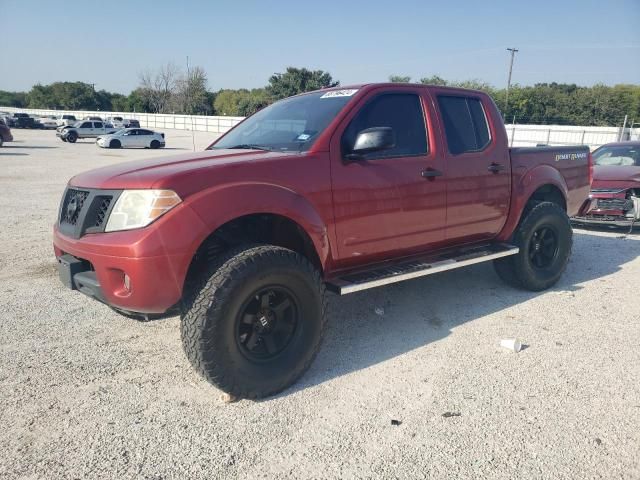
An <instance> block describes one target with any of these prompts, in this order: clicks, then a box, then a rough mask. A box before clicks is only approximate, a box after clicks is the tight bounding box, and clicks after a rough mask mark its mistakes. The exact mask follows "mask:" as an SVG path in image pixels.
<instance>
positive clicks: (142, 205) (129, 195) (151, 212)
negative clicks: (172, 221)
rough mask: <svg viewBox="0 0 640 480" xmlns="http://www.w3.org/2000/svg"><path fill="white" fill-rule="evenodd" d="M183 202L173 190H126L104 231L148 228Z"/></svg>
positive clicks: (114, 208) (112, 211)
mask: <svg viewBox="0 0 640 480" xmlns="http://www.w3.org/2000/svg"><path fill="white" fill-rule="evenodd" d="M181 201H182V200H181V199H180V197H179V196H178V195H177V194H176V193H175V192H173V191H171V190H125V191H124V192H122V194H121V195H120V197H119V198H118V201H117V202H116V204H115V206H114V207H113V210H111V214H110V215H109V220H108V221H107V226H106V228H105V229H104V231H105V232H115V231H117V230H131V229H133V228H142V227H146V226H147V225H149V224H150V223H151V222H153V221H154V220H156V219H157V218H159V217H160V216H162V215H164V214H165V213H167V212H168V211H169V210H171V209H172V208H173V207H175V206H176V205H178V204H179V203H180V202H181Z"/></svg>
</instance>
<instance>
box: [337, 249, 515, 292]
mask: <svg viewBox="0 0 640 480" xmlns="http://www.w3.org/2000/svg"><path fill="white" fill-rule="evenodd" d="M518 252H519V249H518V247H514V246H513V245H508V244H506V243H493V244H489V245H482V246H479V247H471V248H466V249H461V250H457V251H454V252H450V253H446V254H441V255H435V256H431V257H425V258H424V259H422V260H412V261H406V262H401V263H398V264H394V265H385V266H381V267H378V268H375V269H373V270H366V271H363V272H358V273H351V274H348V275H345V276H344V277H338V278H336V279H333V280H330V281H329V282H327V288H328V289H329V290H331V291H332V292H335V293H338V294H340V295H346V294H347V293H353V292H359V291H360V290H367V289H369V288H375V287H380V286H382V285H388V284H390V283H396V282H402V281H404V280H410V279H412V278H418V277H424V276H426V275H432V274H434V273H438V272H444V271H445V270H453V269H455V268H461V267H466V266H467V265H473V264H475V263H482V262H488V261H489V260H495V259H496V258H502V257H508V256H509V255H515V254H517V253H518Z"/></svg>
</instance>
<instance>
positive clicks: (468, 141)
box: [438, 95, 491, 155]
mask: <svg viewBox="0 0 640 480" xmlns="http://www.w3.org/2000/svg"><path fill="white" fill-rule="evenodd" d="M438 107H439V108H440V115H441V116H442V121H443V123H444V129H445V133H446V136H447V146H448V148H449V152H450V153H451V154H453V155H459V154H462V153H467V152H478V151H480V150H484V149H485V148H486V147H487V146H488V145H489V143H491V135H490V133H489V125H488V123H487V117H486V115H485V112H484V108H483V106H482V102H481V101H480V100H479V99H477V98H474V97H462V96H448V95H440V96H438Z"/></svg>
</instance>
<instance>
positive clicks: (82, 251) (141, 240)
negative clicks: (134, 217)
mask: <svg viewBox="0 0 640 480" xmlns="http://www.w3.org/2000/svg"><path fill="white" fill-rule="evenodd" d="M205 231H206V229H205V227H204V224H203V223H202V221H201V220H200V218H199V217H198V216H197V215H196V214H195V213H194V212H193V211H192V210H191V209H190V208H189V207H186V206H178V207H176V208H175V211H172V212H171V214H168V215H165V216H163V217H161V218H160V219H158V220H157V221H156V222H154V223H152V224H151V225H149V226H148V227H146V228H141V229H137V230H129V231H122V232H109V233H94V234H85V235H83V236H82V237H80V238H78V239H75V238H71V237H69V236H66V235H64V234H63V233H61V232H60V230H59V228H58V225H55V226H54V229H53V247H54V252H55V255H56V258H57V260H58V272H59V274H60V278H61V280H62V282H63V283H64V284H65V285H66V286H67V287H68V288H71V289H72V290H78V291H79V292H81V293H84V294H85V295H88V296H90V297H92V298H94V299H96V300H98V301H100V302H103V303H106V304H108V305H110V306H112V307H114V308H116V309H118V310H123V311H125V312H132V313H142V314H161V313H165V312H167V311H168V310H170V309H171V308H172V307H173V306H175V305H176V304H177V303H178V302H179V301H180V299H181V298H182V289H183V285H184V280H185V278H186V275H187V271H188V268H189V265H190V263H191V258H192V256H193V254H194V253H195V250H196V249H197V247H198V246H199V244H200V242H201V241H202V239H203V238H204V237H206V233H205ZM185 232H189V233H191V235H186V234H185Z"/></svg>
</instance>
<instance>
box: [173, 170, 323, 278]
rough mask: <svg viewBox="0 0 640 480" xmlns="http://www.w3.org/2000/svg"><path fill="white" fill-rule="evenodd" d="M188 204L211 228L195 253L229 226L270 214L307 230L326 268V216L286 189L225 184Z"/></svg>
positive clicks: (242, 183) (246, 183)
mask: <svg viewBox="0 0 640 480" xmlns="http://www.w3.org/2000/svg"><path fill="white" fill-rule="evenodd" d="M186 203H187V204H188V205H189V207H190V208H191V209H193V211H194V212H195V213H196V214H197V215H198V216H199V217H200V218H201V219H202V221H203V222H204V224H205V225H207V227H208V228H209V232H208V233H207V234H206V235H205V236H203V237H202V238H199V239H198V241H197V243H196V244H195V246H194V248H193V252H192V253H193V254H195V251H196V249H197V248H198V247H199V246H200V244H201V243H202V242H203V241H204V240H205V238H206V237H207V236H208V235H210V234H211V233H213V232H214V231H215V230H217V229H218V228H219V227H221V226H222V225H224V224H225V223H227V222H230V221H231V220H234V219H236V218H239V217H242V216H245V215H252V214H259V213H268V214H274V215H281V216H283V217H287V218H289V219H290V220H292V221H294V222H296V223H297V224H298V225H300V227H302V228H303V229H304V231H305V232H306V233H307V235H309V238H310V239H311V241H312V242H313V245H314V248H315V250H316V253H317V255H318V258H319V259H320V262H321V264H322V267H323V269H325V266H326V264H327V262H328V261H329V259H330V245H329V237H328V233H327V226H326V224H325V222H324V221H323V219H322V217H321V216H320V215H319V213H318V211H317V209H316V208H315V207H314V205H313V204H312V203H311V202H310V201H309V200H308V199H307V198H305V197H304V196H302V195H300V194H298V193H296V192H294V191H293V190H291V189H288V188H286V187H283V186H280V185H274V184H269V183H259V182H238V183H231V184H224V185H218V186H215V187H212V188H210V189H207V190H205V191H203V192H200V193H198V194H195V195H193V196H191V197H189V198H188V199H187V201H186Z"/></svg>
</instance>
